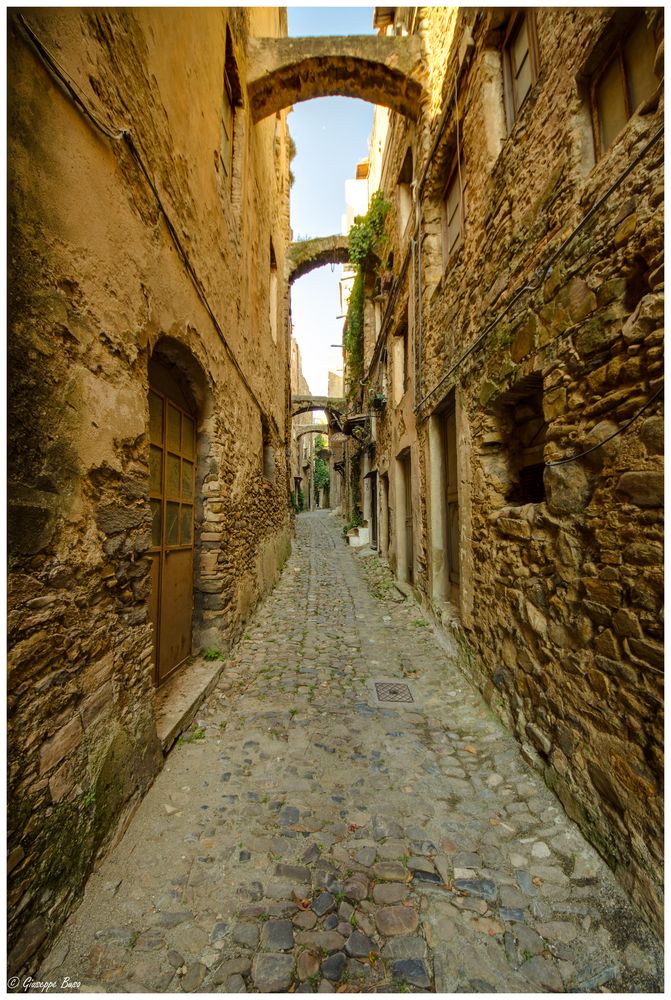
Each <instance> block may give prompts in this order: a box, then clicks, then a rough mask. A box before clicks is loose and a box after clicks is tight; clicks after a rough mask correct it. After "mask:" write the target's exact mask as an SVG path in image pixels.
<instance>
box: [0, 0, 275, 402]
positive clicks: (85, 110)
mask: <svg viewBox="0 0 671 1000" xmlns="http://www.w3.org/2000/svg"><path fill="white" fill-rule="evenodd" d="M16 16H17V19H18V21H19V23H20V24H21V26H22V28H23V29H24V31H25V33H26V36H27V38H28V40H29V41H30V43H31V44H32V47H33V48H34V50H35V51H36V52H37V54H38V56H39V57H40V59H41V61H42V63H43V64H44V65H45V66H46V68H47V69H48V70H49V72H50V74H51V75H52V76H53V77H55V78H56V80H57V81H58V82H59V83H60V84H61V86H62V87H63V89H64V90H65V92H66V94H67V95H68V96H69V97H70V98H71V100H72V102H73V103H74V104H75V106H76V107H77V108H78V109H79V110H80V111H81V113H82V114H83V115H84V117H85V118H86V119H87V120H88V121H89V122H91V124H92V125H93V126H94V127H95V128H96V129H97V130H98V131H99V132H101V133H102V134H103V135H104V136H106V137H107V138H108V139H111V140H113V141H116V142H119V141H123V142H124V143H125V144H126V147H127V148H128V151H129V152H130V154H131V156H132V158H133V159H134V161H135V162H136V164H137V166H138V167H139V169H140V171H141V173H142V175H143V176H144V178H145V180H146V182H147V184H148V186H149V188H150V189H151V192H152V194H153V195H154V198H155V199H156V204H157V206H158V209H159V211H160V213H161V215H162V216H163V220H164V222H165V224H166V227H167V230H168V233H169V234H170V237H171V239H172V242H173V244H174V246H175V249H176V250H177V253H178V255H179V257H180V259H181V261H182V263H183V265H184V267H185V269H186V271H187V273H188V275H189V277H190V278H191V282H192V284H193V286H194V288H195V290H196V292H197V293H198V297H199V298H200V300H201V302H202V304H203V306H204V307H205V310H206V312H207V314H208V316H209V317H210V319H211V321H212V324H213V326H214V328H215V330H216V331H217V334H218V335H219V338H220V339H221V341H222V343H223V345H224V349H225V351H226V354H227V355H228V357H229V359H230V361H231V362H232V364H233V367H234V368H235V370H236V372H237V373H238V375H239V377H240V380H241V381H242V383H243V385H244V386H245V388H246V389H247V392H248V393H249V395H250V396H251V398H252V400H253V402H254V403H255V405H256V406H257V407H258V409H259V411H260V412H261V413H262V414H265V410H264V407H263V405H262V404H261V402H260V400H259V399H258V397H257V395H256V393H255V391H254V389H253V388H252V386H251V384H250V382H249V380H248V378H247V376H246V375H245V373H244V371H243V369H242V368H241V366H240V363H239V361H238V359H237V357H236V356H235V354H234V352H233V349H232V348H231V346H230V345H229V343H228V341H227V339H226V335H225V333H224V331H223V329H222V327H221V324H220V323H219V320H218V319H217V317H216V314H215V312H214V309H213V308H212V306H211V305H210V302H209V299H208V297H207V293H206V292H205V289H204V288H203V285H202V283H201V281H200V278H199V277H198V274H197V273H196V271H195V269H194V266H193V264H192V263H191V260H190V259H189V256H188V254H187V252H186V249H185V248H184V245H183V244H182V241H181V239H180V237H179V234H178V232H177V230H176V228H175V226H174V224H173V222H172V219H171V218H170V215H169V214H168V212H167V210H166V208H165V205H164V204H163V200H162V198H161V195H160V193H159V191H158V188H157V187H156V184H155V182H154V180H153V178H152V176H151V174H150V172H149V169H148V167H147V165H146V163H145V160H144V157H143V156H142V154H141V152H140V150H139V149H138V146H137V144H136V141H135V139H134V137H133V134H132V132H131V130H130V129H129V128H128V127H127V126H124V127H122V128H118V127H115V126H113V125H110V124H108V123H107V122H105V121H104V120H103V118H102V117H101V116H100V115H99V114H98V113H96V112H95V111H93V110H92V109H91V107H90V106H89V103H88V100H87V98H86V97H85V95H84V94H83V93H82V91H81V90H80V89H79V87H78V86H77V84H76V83H75V81H74V80H73V79H72V77H71V76H70V75H69V74H68V73H67V72H66V71H65V70H64V69H63V68H62V66H60V64H59V63H58V61H57V60H56V58H55V57H54V55H53V53H52V52H50V51H49V49H48V48H47V47H46V46H45V45H44V43H43V42H42V41H41V40H40V39H39V37H38V36H37V34H36V33H35V32H34V31H33V29H32V28H31V27H30V25H29V24H28V23H27V21H26V19H25V18H24V17H23V15H22V14H21V13H20V12H17V15H16Z"/></svg>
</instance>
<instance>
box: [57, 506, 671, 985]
mask: <svg viewBox="0 0 671 1000" xmlns="http://www.w3.org/2000/svg"><path fill="white" fill-rule="evenodd" d="M375 681H378V682H385V681H386V682H390V683H391V688H387V695H388V696H391V697H401V696H402V695H403V693H404V692H403V689H402V687H401V686H400V685H401V684H403V683H404V684H406V685H407V686H408V688H409V690H410V693H411V696H412V698H413V701H412V702H393V701H392V702H379V701H378V700H377V696H376V689H375V688H374V686H373V685H374V682H375ZM394 685H395V686H394ZM65 975H67V976H69V977H70V979H71V980H81V982H82V986H81V992H85V991H86V992H134V991H140V992H147V991H153V992H194V991H197V992H229V993H238V992H246V991H247V992H252V991H254V992H281V991H286V990H292V991H293V990H295V991H296V992H320V993H328V992H336V991H338V992H351V993H356V992H375V991H379V992H389V993H396V992H419V991H435V992H439V993H448V992H513V993H515V992H520V993H538V992H547V991H560V992H561V991H576V992H587V991H598V992H621V991H645V992H655V991H660V990H661V989H662V970H661V951H660V949H659V947H658V946H657V945H656V943H655V940H654V938H653V937H652V935H651V934H650V933H649V931H648V930H647V929H646V927H645V925H644V924H643V923H642V922H641V920H640V919H639V918H638V917H637V915H636V913H635V911H634V910H633V909H632V907H631V906H630V904H629V902H628V900H627V898H626V896H625V894H624V893H623V892H622V890H621V889H620V888H619V887H618V886H617V884H616V883H615V880H614V878H613V876H612V874H611V873H610V871H609V870H608V868H607V867H606V866H605V865H604V864H603V862H602V861H601V860H600V859H599V857H598V856H597V854H596V853H595V852H594V851H593V850H592V848H591V847H590V846H589V845H588V844H587V843H586V842H585V840H584V839H583V838H582V836H581V835H580V833H579V832H578V830H577V828H576V827H575V826H574V825H573V824H572V823H571V822H570V821H569V820H568V819H567V818H566V817H565V815H564V813H563V812H562V810H561V808H560V807H559V805H558V803H557V801H556V800H555V798H554V797H553V796H552V795H551V793H550V792H549V791H548V790H547V789H546V787H545V785H544V784H543V783H542V781H541V780H540V778H539V777H538V776H537V775H536V773H535V772H533V771H532V770H530V769H529V768H528V767H527V765H526V764H525V763H524V761H523V760H522V758H521V756H520V753H519V750H518V748H517V745H516V743H515V742H514V741H513V739H512V738H511V737H510V736H509V735H507V733H506V732H505V730H504V729H503V728H502V727H501V725H500V724H499V723H498V722H497V721H496V720H495V719H494V717H493V715H492V714H491V712H490V711H489V709H488V708H487V706H486V705H485V704H484V702H483V701H482V699H481V698H480V696H479V695H478V693H477V692H476V691H474V690H473V689H471V687H470V686H469V684H468V683H467V682H466V681H465V679H464V678H463V676H462V675H461V674H460V673H459V672H458V670H457V668H456V667H455V665H454V664H453V663H452V662H451V661H450V658H449V657H448V655H447V654H446V653H445V652H444V648H443V646H442V645H441V644H439V643H438V641H437V639H436V637H435V635H434V633H433V629H432V627H431V626H430V625H429V624H428V622H427V621H426V619H425V618H424V616H423V614H422V611H421V609H420V608H419V607H418V605H416V604H414V603H413V602H412V601H409V600H402V599H401V596H400V595H399V594H398V592H397V591H396V590H395V589H394V588H393V586H392V585H391V578H390V577H389V575H388V573H387V571H386V570H385V569H384V567H383V566H382V564H381V563H380V562H379V560H378V559H377V557H375V556H372V557H368V558H363V557H361V556H359V555H356V554H355V553H354V552H353V551H352V550H350V549H349V548H347V546H346V545H345V543H344V541H343V538H342V534H341V525H340V521H339V520H338V519H337V518H336V517H335V516H334V515H332V514H330V513H328V512H317V513H315V514H307V515H302V516H301V517H299V518H298V519H297V538H296V543H295V545H294V553H293V555H292V557H291V559H290V561H289V563H288V564H287V567H286V569H285V571H284V574H283V576H282V579H281V581H280V583H279V584H278V586H277V588H276V590H275V591H274V593H273V594H272V596H271V597H270V598H269V599H268V600H267V602H266V603H265V604H264V606H263V607H262V608H260V609H259V611H258V612H257V613H256V615H255V616H254V619H253V621H252V623H251V624H250V625H249V627H248V630H247V633H246V635H245V637H244V639H243V640H242V641H241V642H240V644H239V645H238V646H237V647H236V649H235V650H234V652H233V654H232V656H231V658H230V662H229V663H228V664H227V666H226V669H225V671H224V674H223V677H222V681H221V683H220V684H219V686H218V688H217V689H216V690H215V691H214V693H213V694H212V696H211V697H210V698H209V700H208V702H207V703H206V704H205V705H204V706H203V708H202V710H201V712H200V714H199V717H198V721H197V724H194V726H192V728H191V730H190V732H189V733H187V734H186V735H185V737H184V738H183V739H182V740H181V741H180V743H179V745H178V746H177V747H176V748H175V749H174V750H173V752H172V753H171V755H170V757H169V759H168V761H167V763H166V766H165V768H164V770H163V772H162V773H161V774H160V776H159V777H158V779H157V781H156V783H155V784H154V786H153V788H152V789H151V791H150V792H149V794H148V795H147V796H146V798H145V800H144V802H143V803H142V805H141V806H140V809H139V810H138V812H137V814H136V815H135V817H134V819H133V821H132V823H131V825H130V827H129V829H128V831H127V832H126V834H125V836H124V838H123V840H122V841H121V843H120V844H119V846H118V847H117V848H116V849H115V850H114V851H113V852H112V853H111V855H110V856H109V857H108V858H107V860H106V861H105V862H104V863H103V865H102V866H101V867H100V869H99V870H98V871H97V872H96V873H95V874H94V875H93V876H92V877H91V879H90V882H89V885H88V888H87V892H86V895H85V898H84V900H83V902H82V904H81V906H80V908H79V909H78V911H77V912H76V913H75V914H74V915H73V916H72V917H71V919H70V920H69V922H68V923H67V925H66V927H65V930H64V932H63V933H62V935H61V937H60V939H59V940H58V941H57V942H56V945H55V947H54V949H53V950H52V952H51V954H50V955H49V957H48V958H47V959H46V960H45V962H44V964H43V967H42V969H41V971H40V974H39V978H40V979H41V980H44V979H56V978H59V977H60V978H62V977H63V976H65Z"/></svg>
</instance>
